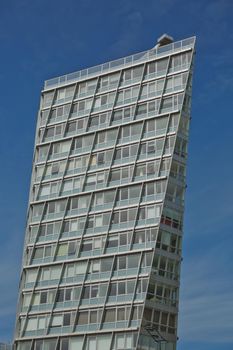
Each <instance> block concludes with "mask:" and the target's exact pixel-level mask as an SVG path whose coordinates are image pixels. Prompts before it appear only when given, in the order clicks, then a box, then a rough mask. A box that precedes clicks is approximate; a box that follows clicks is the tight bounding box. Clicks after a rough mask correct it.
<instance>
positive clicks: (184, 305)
mask: <svg viewBox="0 0 233 350" xmlns="http://www.w3.org/2000/svg"><path fill="white" fill-rule="evenodd" d="M229 243H230V240H229ZM200 245H201V240H200ZM231 259H232V247H231V245H229V246H228V248H227V244H226V242H224V243H221V242H220V243H219V245H218V246H214V247H212V245H211V240H210V247H209V249H208V250H207V251H204V250H202V251H201V252H199V253H198V252H197V253H196V254H195V259H194V258H193V259H189V260H188V261H186V263H185V264H184V271H183V279H182V288H181V307H180V322H179V329H180V336H181V338H182V339H183V341H193V342H198V341H201V342H206V343H216V342H218V343H224V342H233V332H232V330H233V313H232V309H233V299H232V288H233V281H232V278H231V276H232V267H231Z"/></svg>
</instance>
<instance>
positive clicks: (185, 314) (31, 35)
mask: <svg viewBox="0 0 233 350" xmlns="http://www.w3.org/2000/svg"><path fill="white" fill-rule="evenodd" d="M232 15H233V1H232V0H212V1H210V0H209V1H205V0H195V1H194V0H193V1H191V0H144V1H140V0H117V1H111V0H108V1H107V0H76V1H74V0H66V1H64V0H63V1H60V0H49V1H48V0H33V1H31V0H1V2H0V43H1V54H0V59H1V68H0V82H1V84H0V90H1V91H0V96H1V99H0V101H1V103H0V118H1V128H0V155H1V162H2V163H1V164H2V166H1V169H2V170H1V177H2V180H1V197H0V207H1V211H0V212H1V215H2V217H1V222H2V225H1V234H0V276H1V278H0V341H7V340H10V339H11V338H12V334H13V328H14V322H15V310H16V300H17V290H18V282H19V271H20V265H21V253H22V246H23V236H24V229H25V218H26V208H27V200H28V190H29V181H30V172H31V161H32V150H33V143H34V132H35V121H36V115H37V109H38V105H39V94H40V90H41V88H42V86H43V81H44V80H46V79H48V78H52V77H55V76H59V75H62V74H65V73H68V72H72V71H75V70H79V69H82V68H85V67H88V66H92V65H96V64H99V63H102V62H104V61H108V60H112V59H116V58H119V57H121V56H126V55H128V54H132V53H135V52H139V51H142V50H146V49H149V48H151V47H153V46H154V45H155V43H156V40H157V38H158V37H159V36H160V35H161V34H162V33H164V32H167V33H168V34H170V35H172V36H173V37H174V38H175V40H179V39H182V38H185V37H189V36H192V35H197V54H196V62H195V77H194V85H193V108H192V125H191V133H190V144H189V162H188V178H187V182H188V189H187V196H186V216H185V238H184V243H183V256H184V261H183V266H182V281H181V292H180V297H181V302H180V317H179V337H180V340H179V345H178V350H187V349H188V350H194V349H195V350H209V349H211V350H219V349H221V350H228V349H231V350H232V346H233V312H232V310H233V292H232V291H233V279H232V274H233V263H232V256H233V223H232V222H233V220H232V218H233V202H232V198H233V186H232V183H233V181H232V173H233V157H232V149H233V137H232V130H233V116H232V112H231V110H230V106H231V104H232V96H233V81H232V76H233V65H232V62H233V45H232V44H233V27H232Z"/></svg>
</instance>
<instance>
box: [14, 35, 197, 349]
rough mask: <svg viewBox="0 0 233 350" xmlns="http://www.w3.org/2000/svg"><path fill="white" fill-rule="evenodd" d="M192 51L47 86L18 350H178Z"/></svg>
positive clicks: (162, 49)
mask: <svg viewBox="0 0 233 350" xmlns="http://www.w3.org/2000/svg"><path fill="white" fill-rule="evenodd" d="M194 45H195V38H194V37H192V38H188V39H185V40H182V41H178V42H173V39H172V38H171V37H169V36H167V35H163V36H162V37H161V38H159V40H158V43H157V45H156V46H155V47H153V48H152V49H150V50H148V51H145V52H141V53H138V54H134V55H132V56H129V57H125V58H121V59H118V60H116V61H112V62H108V63H104V64H102V65H99V66H96V67H92V68H88V69H84V70H81V71H79V72H75V73H72V74H68V75H65V76H61V77H59V78H55V79H52V80H48V81H46V82H45V86H44V89H43V91H42V94H41V103H40V110H39V114H38V122H37V128H36V139H35V151H34V158H33V171H32V180H31V189H30V197H29V209H28V218H27V228H26V235H25V245H24V256H23V265H22V275H21V280H20V291H19V303H18V311H17V321H16V331H15V339H14V348H15V349H17V350H120V349H124V350H125V349H126V350H132V349H141V350H149V349H150V350H152V349H155V350H175V349H176V342H177V314H178V299H179V276H180V264H181V241H182V223H183V211H184V192H185V186H186V184H185V173H186V170H185V169H186V160H187V142H188V131H189V120H190V101H191V98H190V95H191V87H192V68H193V54H194Z"/></svg>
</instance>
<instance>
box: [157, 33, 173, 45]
mask: <svg viewBox="0 0 233 350" xmlns="http://www.w3.org/2000/svg"><path fill="white" fill-rule="evenodd" d="M173 41H174V39H173V37H172V36H170V35H167V34H163V35H161V36H160V37H159V38H158V40H157V46H164V45H167V44H170V43H172V42H173Z"/></svg>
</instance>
